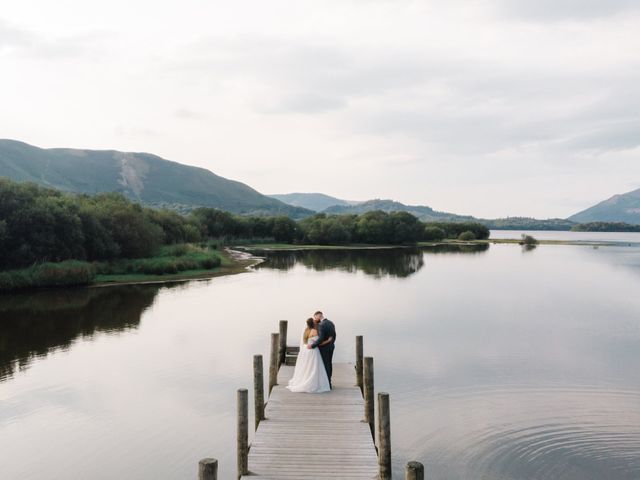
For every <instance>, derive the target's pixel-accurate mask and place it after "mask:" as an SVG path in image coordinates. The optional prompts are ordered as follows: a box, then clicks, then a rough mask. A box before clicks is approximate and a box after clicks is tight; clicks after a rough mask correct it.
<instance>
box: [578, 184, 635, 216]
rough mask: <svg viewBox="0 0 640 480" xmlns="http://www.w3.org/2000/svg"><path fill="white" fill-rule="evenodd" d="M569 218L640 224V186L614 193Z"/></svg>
mask: <svg viewBox="0 0 640 480" xmlns="http://www.w3.org/2000/svg"><path fill="white" fill-rule="evenodd" d="M568 220H571V221H574V222H577V223H589V222H624V223H629V224H631V225H640V188H637V189H635V190H631V191H630V192H626V193H619V194H616V195H613V196H611V197H609V198H607V199H606V200H603V201H602V202H599V203H597V204H595V205H593V206H592V207H589V208H587V209H585V210H582V211H580V212H578V213H575V214H573V215H571V216H570V217H569V218H568Z"/></svg>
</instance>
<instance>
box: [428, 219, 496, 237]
mask: <svg viewBox="0 0 640 480" xmlns="http://www.w3.org/2000/svg"><path fill="white" fill-rule="evenodd" d="M428 227H437V228H440V229H442V230H443V231H444V232H445V238H459V237H460V234H461V233H464V232H467V231H469V232H471V233H473V235H474V237H475V238H474V239H475V240H486V239H488V238H489V229H488V228H487V227H485V226H484V225H482V224H481V223H477V222H460V223H449V222H433V223H431V222H430V223H427V228H428ZM425 232H426V228H425ZM425 235H426V234H425ZM423 238H424V237H423Z"/></svg>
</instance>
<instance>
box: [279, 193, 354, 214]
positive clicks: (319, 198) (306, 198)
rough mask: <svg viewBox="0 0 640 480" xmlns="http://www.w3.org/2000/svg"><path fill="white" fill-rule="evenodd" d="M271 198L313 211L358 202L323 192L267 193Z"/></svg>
mask: <svg viewBox="0 0 640 480" xmlns="http://www.w3.org/2000/svg"><path fill="white" fill-rule="evenodd" d="M269 196H270V197H271V198H275V199H276V200H280V201H281V202H284V203H288V204H289V205H293V206H296V207H302V208H307V209H309V210H313V211H314V212H321V211H322V210H325V209H327V208H329V207H333V206H335V205H340V206H349V205H355V204H357V203H359V202H353V201H350V200H342V199H340V198H336V197H331V196H329V195H325V194H324V193H283V194H273V195H269Z"/></svg>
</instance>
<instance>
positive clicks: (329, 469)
mask: <svg viewBox="0 0 640 480" xmlns="http://www.w3.org/2000/svg"><path fill="white" fill-rule="evenodd" d="M333 368H334V370H333V390H332V391H331V392H326V393H320V394H308V393H291V392H290V391H289V390H287V389H286V385H287V383H288V381H289V379H290V378H291V376H292V375H293V369H294V367H293V366H289V365H282V366H281V367H280V370H279V372H278V385H276V386H275V387H274V388H273V390H272V392H271V395H270V396H269V399H268V402H267V405H266V408H265V417H266V420H262V421H261V422H260V425H259V426H258V430H257V431H256V434H255V438H254V440H253V442H252V443H251V447H250V450H249V475H244V476H243V477H242V478H247V479H250V478H260V479H274V480H275V479H285V480H286V479H294V478H304V479H310V480H311V479H327V478H331V479H358V478H361V479H365V478H366V479H373V478H378V457H377V454H376V449H375V446H374V444H373V439H372V436H371V430H370V427H369V424H368V423H365V422H364V421H363V417H364V413H363V412H364V401H363V398H362V394H361V392H360V388H358V387H357V386H356V374H355V369H354V366H353V365H352V364H346V363H339V364H335V365H334V367H333Z"/></svg>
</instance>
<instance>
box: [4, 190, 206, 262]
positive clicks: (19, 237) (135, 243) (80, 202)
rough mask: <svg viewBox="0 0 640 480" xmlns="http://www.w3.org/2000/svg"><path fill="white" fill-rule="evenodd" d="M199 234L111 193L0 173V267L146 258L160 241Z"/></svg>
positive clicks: (175, 218)
mask: <svg viewBox="0 0 640 480" xmlns="http://www.w3.org/2000/svg"><path fill="white" fill-rule="evenodd" d="M200 239H201V234H200V227H199V225H198V224H197V223H194V222H193V221H192V220H191V219H187V218H185V217H183V216H180V215H178V214H175V213H172V212H167V211H160V210H152V209H149V208H144V207H142V206H140V205H138V204H135V203H132V202H130V201H129V200H127V199H126V198H124V197H123V196H122V195H120V194H117V193H108V194H100V195H96V196H93V197H90V196H87V195H79V196H76V195H71V194H66V193H62V192H60V191H57V190H52V189H48V188H43V187H39V186H37V185H34V184H30V183H22V184H19V183H15V182H12V181H10V180H7V179H2V178H0V247H2V250H1V252H2V254H1V256H0V269H2V268H5V269H6V268H21V267H28V266H30V265H34V264H39V263H43V262H60V261H64V260H69V259H76V260H89V261H94V260H112V259H116V258H139V257H149V256H153V255H154V254H155V253H157V251H158V249H159V247H160V246H161V245H163V244H166V243H176V242H185V241H199V240H200Z"/></svg>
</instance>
